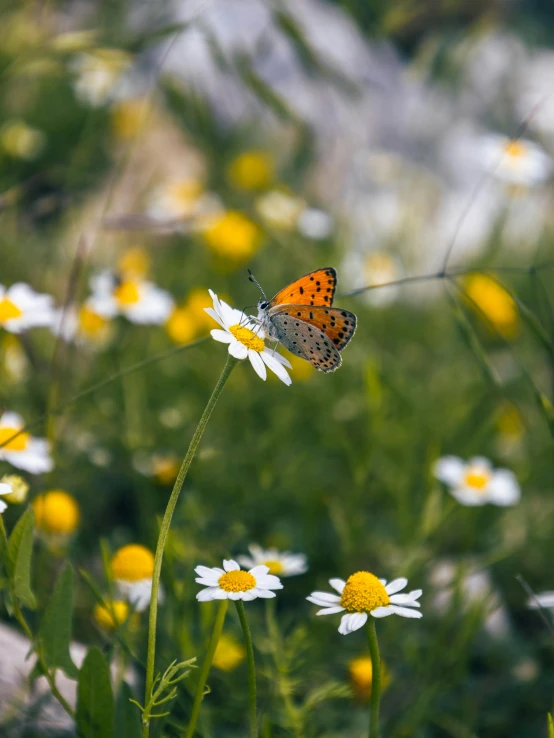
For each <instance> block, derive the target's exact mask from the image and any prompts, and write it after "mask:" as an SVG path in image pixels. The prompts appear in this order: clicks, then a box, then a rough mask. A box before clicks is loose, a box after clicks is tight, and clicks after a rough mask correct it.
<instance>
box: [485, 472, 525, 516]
mask: <svg viewBox="0 0 554 738" xmlns="http://www.w3.org/2000/svg"><path fill="white" fill-rule="evenodd" d="M487 491H488V501H489V502H491V503H492V504H493V505H501V506H503V507H506V506H508V505H515V504H516V503H518V502H519V500H520V497H521V489H520V486H519V484H518V482H517V479H516V477H515V475H514V474H513V473H512V472H511V471H508V469H498V471H495V472H494V474H493V476H492V479H491V481H490V482H489V486H488V489H487Z"/></svg>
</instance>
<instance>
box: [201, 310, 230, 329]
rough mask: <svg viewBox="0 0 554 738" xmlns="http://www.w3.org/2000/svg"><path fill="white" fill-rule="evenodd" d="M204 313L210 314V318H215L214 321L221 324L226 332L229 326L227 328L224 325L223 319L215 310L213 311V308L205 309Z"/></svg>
mask: <svg viewBox="0 0 554 738" xmlns="http://www.w3.org/2000/svg"><path fill="white" fill-rule="evenodd" d="M204 312H205V313H208V315H209V316H210V318H213V319H214V320H215V321H216V322H217V323H219V325H220V326H221V327H222V328H224V329H225V330H226V329H227V326H226V325H225V323H224V322H223V321H222V320H221V318H220V317H219V315H218V314H217V313H216V311H215V310H213V309H212V308H204Z"/></svg>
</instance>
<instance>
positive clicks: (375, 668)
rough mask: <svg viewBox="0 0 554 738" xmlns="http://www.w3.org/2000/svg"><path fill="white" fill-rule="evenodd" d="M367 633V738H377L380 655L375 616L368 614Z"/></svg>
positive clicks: (379, 697)
mask: <svg viewBox="0 0 554 738" xmlns="http://www.w3.org/2000/svg"><path fill="white" fill-rule="evenodd" d="M367 635H368V640H369V655H370V656H371V670H372V676H371V708H370V716H369V738H379V702H380V700H381V657H380V655H379V644H378V643H377V632H376V630H375V618H372V617H371V615H370V616H369V620H368V624H367Z"/></svg>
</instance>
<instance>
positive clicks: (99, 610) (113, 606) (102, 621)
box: [94, 600, 129, 630]
mask: <svg viewBox="0 0 554 738" xmlns="http://www.w3.org/2000/svg"><path fill="white" fill-rule="evenodd" d="M128 617H129V604H128V603H127V602H123V601H122V600H116V601H115V602H112V603H109V604H108V606H107V607H104V606H103V605H100V604H97V605H96V607H95V608H94V619H95V620H96V622H97V624H98V625H99V626H100V627H101V628H104V629H105V630H115V629H116V628H117V627H119V626H120V625H123V623H124V622H125V621H126V620H127V618H128Z"/></svg>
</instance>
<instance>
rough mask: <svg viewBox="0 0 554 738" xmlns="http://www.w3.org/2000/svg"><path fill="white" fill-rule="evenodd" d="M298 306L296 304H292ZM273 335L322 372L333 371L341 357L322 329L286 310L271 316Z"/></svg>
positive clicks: (338, 364)
mask: <svg viewBox="0 0 554 738" xmlns="http://www.w3.org/2000/svg"><path fill="white" fill-rule="evenodd" d="M294 307H298V306H294ZM271 323H272V326H273V329H274V335H275V337H276V338H277V339H278V340H279V342H280V343H282V344H283V346H284V347H285V348H287V349H288V350H289V351H290V352H291V353H293V354H296V356H300V357H301V358H302V359H306V361H309V362H310V364H312V366H315V368H316V369H319V371H322V372H325V373H327V372H334V371H335V369H338V368H339V366H340V365H341V363H342V358H341V355H340V353H339V352H338V351H337V349H336V348H335V347H334V346H333V344H332V342H331V340H330V339H329V338H327V336H326V335H325V333H323V331H320V330H319V328H316V327H315V326H313V325H310V324H309V323H306V322H305V321H303V320H299V319H298V318H295V317H291V316H290V315H289V314H288V313H287V312H284V311H283V312H278V313H275V314H274V315H273V316H272V317H271Z"/></svg>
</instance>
